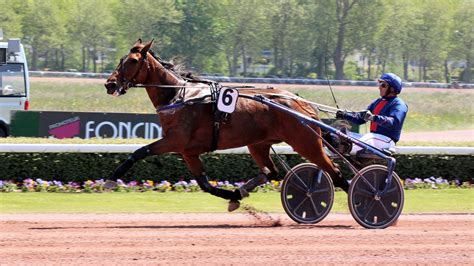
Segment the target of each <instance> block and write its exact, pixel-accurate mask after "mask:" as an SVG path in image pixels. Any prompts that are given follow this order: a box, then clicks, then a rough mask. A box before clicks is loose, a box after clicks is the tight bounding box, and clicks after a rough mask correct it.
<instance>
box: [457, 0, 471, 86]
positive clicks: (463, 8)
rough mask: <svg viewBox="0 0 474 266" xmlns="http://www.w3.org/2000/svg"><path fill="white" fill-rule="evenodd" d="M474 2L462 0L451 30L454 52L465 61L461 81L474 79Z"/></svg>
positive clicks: (467, 81) (469, 81) (468, 81)
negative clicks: (473, 68)
mask: <svg viewBox="0 0 474 266" xmlns="http://www.w3.org/2000/svg"><path fill="white" fill-rule="evenodd" d="M473 10H474V3H473V2H472V1H461V4H460V5H459V6H458V8H457V10H456V12H455V15H454V28H453V30H452V31H451V43H452V53H453V55H454V56H456V57H457V58H461V59H463V60H464V62H465V67H464V71H463V72H462V75H461V81H463V82H466V83H471V82H472V80H473V76H472V75H473V73H472V67H473V66H472V64H473V62H472V61H473V60H474V12H473Z"/></svg>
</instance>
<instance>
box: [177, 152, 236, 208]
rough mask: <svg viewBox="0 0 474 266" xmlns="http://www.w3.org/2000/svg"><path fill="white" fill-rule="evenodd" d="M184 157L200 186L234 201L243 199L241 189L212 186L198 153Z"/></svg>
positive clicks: (215, 194) (206, 190) (204, 189)
mask: <svg viewBox="0 0 474 266" xmlns="http://www.w3.org/2000/svg"><path fill="white" fill-rule="evenodd" d="M183 158H184V160H185V161H186V163H187V165H188V168H189V170H190V171H191V173H192V174H193V175H194V176H195V177H196V181H197V182H198V184H199V187H200V188H201V189H202V190H203V191H205V192H208V193H210V194H212V195H214V196H217V197H220V198H223V199H228V200H231V201H232V202H238V201H239V200H241V199H242V197H241V196H240V193H239V191H237V190H235V191H230V190H226V189H220V188H216V187H213V186H211V184H209V180H208V177H207V175H206V172H205V171H204V166H203V165H202V162H201V160H200V159H199V156H198V155H191V156H190V155H184V154H183Z"/></svg>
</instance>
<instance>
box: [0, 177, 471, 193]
mask: <svg viewBox="0 0 474 266" xmlns="http://www.w3.org/2000/svg"><path fill="white" fill-rule="evenodd" d="M402 182H403V186H404V188H405V189H446V188H471V187H472V185H471V184H470V183H469V182H463V183H461V182H460V181H459V180H453V181H450V182H448V180H446V179H443V178H440V177H439V178H434V177H430V178H425V179H421V178H414V179H411V178H407V179H405V180H402ZM116 183H117V186H116V187H115V188H113V189H106V188H105V187H104V185H105V181H104V180H103V179H99V180H87V181H86V182H84V183H82V184H81V183H78V182H67V183H63V182H61V181H45V180H42V179H40V178H38V179H36V180H33V179H31V178H27V179H25V180H23V182H22V183H21V184H17V183H15V182H13V181H3V180H0V192H19V191H21V192H83V193H93V192H94V193H96V192H99V193H100V192H113V191H116V192H145V191H157V192H168V191H175V192H197V191H201V189H200V187H199V185H198V183H197V182H196V180H191V181H189V182H186V181H184V180H181V181H179V182H176V183H174V184H172V183H170V182H168V181H166V180H165V181H161V182H159V183H158V182H153V181H152V180H143V181H142V182H137V181H130V182H128V183H127V182H124V181H122V180H121V179H118V180H117V181H116ZM210 183H211V185H212V186H214V187H218V188H222V189H228V190H234V189H237V188H239V187H240V186H242V185H243V184H244V182H237V183H230V182H228V181H224V182H221V181H210ZM280 188H281V182H280V181H274V180H272V181H271V182H267V183H265V184H263V185H261V186H258V187H257V188H255V189H254V191H253V192H270V191H280Z"/></svg>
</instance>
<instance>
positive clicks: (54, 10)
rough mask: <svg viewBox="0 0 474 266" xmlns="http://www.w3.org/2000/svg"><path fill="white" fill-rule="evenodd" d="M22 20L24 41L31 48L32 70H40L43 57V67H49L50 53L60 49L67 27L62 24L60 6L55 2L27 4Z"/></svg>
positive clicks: (32, 2)
mask: <svg viewBox="0 0 474 266" xmlns="http://www.w3.org/2000/svg"><path fill="white" fill-rule="evenodd" d="M24 10H25V13H24V16H23V19H22V24H23V28H22V30H23V33H24V39H25V42H26V43H27V44H29V45H30V46H31V70H37V69H38V58H39V56H42V59H43V62H44V63H43V67H47V66H48V53H49V52H50V51H51V49H52V48H57V47H60V43H61V41H60V40H61V36H62V34H63V33H64V28H65V25H64V24H61V19H60V18H61V16H60V14H61V10H60V5H57V4H56V3H55V2H54V1H31V2H25V5H24Z"/></svg>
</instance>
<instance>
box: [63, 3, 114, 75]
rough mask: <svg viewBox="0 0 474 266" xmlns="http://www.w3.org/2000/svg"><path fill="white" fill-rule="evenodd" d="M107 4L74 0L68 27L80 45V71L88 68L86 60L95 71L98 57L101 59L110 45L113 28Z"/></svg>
mask: <svg viewBox="0 0 474 266" xmlns="http://www.w3.org/2000/svg"><path fill="white" fill-rule="evenodd" d="M108 4H109V3H108V2H106V1H94V0H88V1H81V2H75V5H74V10H73V13H74V16H73V17H72V18H71V20H70V27H69V29H70V34H71V37H72V39H73V40H75V41H76V42H77V43H79V44H80V47H81V53H82V56H81V57H82V60H81V61H82V67H81V69H82V71H87V70H89V67H88V65H89V64H88V62H92V71H93V72H97V61H98V59H99V57H100V58H101V59H102V58H103V56H104V55H105V54H106V52H107V48H108V47H110V40H111V38H112V36H113V35H114V29H115V28H114V27H113V25H114V21H113V20H112V14H111V12H110V11H111V10H110V8H108Z"/></svg>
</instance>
